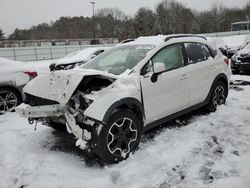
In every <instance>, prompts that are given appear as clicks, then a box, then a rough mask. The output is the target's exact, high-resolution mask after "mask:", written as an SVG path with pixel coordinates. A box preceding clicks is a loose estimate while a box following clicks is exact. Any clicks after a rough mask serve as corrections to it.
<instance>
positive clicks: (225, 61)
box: [224, 57, 229, 65]
mask: <svg viewBox="0 0 250 188" xmlns="http://www.w3.org/2000/svg"><path fill="white" fill-rule="evenodd" d="M224 63H226V64H227V65H229V59H228V58H227V57H225V59H224Z"/></svg>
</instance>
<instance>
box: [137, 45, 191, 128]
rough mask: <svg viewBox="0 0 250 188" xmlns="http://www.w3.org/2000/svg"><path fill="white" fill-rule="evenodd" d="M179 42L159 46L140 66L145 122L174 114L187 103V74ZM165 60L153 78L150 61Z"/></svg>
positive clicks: (152, 62)
mask: <svg viewBox="0 0 250 188" xmlns="http://www.w3.org/2000/svg"><path fill="white" fill-rule="evenodd" d="M183 48H184V46H183V45H182V44H174V45H171V46H167V47H165V48H163V49H161V50H160V51H159V52H158V53H157V54H156V55H155V56H154V57H153V58H152V59H151V61H150V62H149V63H148V64H147V65H146V66H145V67H144V68H143V69H142V76H141V84H142V92H143V101H144V108H145V114H146V123H147V124H148V123H151V122H154V121H156V120H159V119H162V118H164V117H166V116H168V115H171V114H174V113H175V112H178V111H180V110H182V109H185V108H186V107H187V106H188V105H189V73H188V70H187V68H186V67H184V58H183V50H184V49H183ZM154 63H164V64H165V71H164V72H162V73H161V74H159V75H158V78H157V81H155V82H154V81H152V80H151V78H152V75H153V70H152V67H153V64H154Z"/></svg>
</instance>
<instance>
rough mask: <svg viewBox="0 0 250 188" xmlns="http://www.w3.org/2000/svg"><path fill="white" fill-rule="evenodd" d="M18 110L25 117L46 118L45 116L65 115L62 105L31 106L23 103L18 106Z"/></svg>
mask: <svg viewBox="0 0 250 188" xmlns="http://www.w3.org/2000/svg"><path fill="white" fill-rule="evenodd" d="M16 112H17V113H18V114H19V115H20V116H21V117H25V118H45V117H59V116H61V115H63V114H64V113H63V108H62V107H61V106H60V105H47V106H34V107H33V106H30V105H27V104H24V103H23V104H21V105H19V106H18V107H16Z"/></svg>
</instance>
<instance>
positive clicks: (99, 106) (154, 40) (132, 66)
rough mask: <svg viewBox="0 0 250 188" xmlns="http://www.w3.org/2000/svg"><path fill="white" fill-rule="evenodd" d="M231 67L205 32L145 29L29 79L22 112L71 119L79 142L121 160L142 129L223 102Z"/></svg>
mask: <svg viewBox="0 0 250 188" xmlns="http://www.w3.org/2000/svg"><path fill="white" fill-rule="evenodd" d="M230 75H231V69H230V65H229V61H228V59H227V58H226V57H225V56H223V55H222V53H221V52H219V51H218V52H216V53H215V51H214V50H213V49H211V44H210V43H209V42H208V41H207V40H206V39H205V38H204V37H199V36H195V35H170V36H163V35H159V36H152V37H140V38H138V39H135V40H134V41H130V42H126V43H124V44H120V45H117V46H115V47H113V48H112V49H110V50H107V51H106V52H104V53H102V54H101V55H100V56H98V57H96V58H94V59H93V60H91V61H90V62H88V63H86V64H84V65H82V66H80V67H77V68H75V69H71V70H67V71H54V72H52V73H51V74H49V75H44V76H40V77H38V78H36V79H34V80H32V81H31V82H29V84H28V85H27V86H26V87H25V88H24V91H25V95H26V97H27V100H26V101H25V103H23V104H21V105H20V106H19V107H17V112H18V113H19V114H20V115H21V116H22V117H27V118H28V120H29V122H30V123H33V122H34V121H40V122H43V123H44V124H46V125H48V126H51V127H53V128H55V129H58V128H59V127H67V130H68V132H69V133H73V134H74V135H75V137H76V138H78V141H77V145H79V146H81V148H86V147H88V149H90V150H91V151H93V152H94V153H96V154H97V155H98V156H99V157H100V158H101V159H102V160H103V161H105V162H107V163H117V162H119V161H122V160H124V159H126V158H127V157H129V155H130V153H131V152H134V151H135V150H136V148H137V147H138V145H139V142H140V139H141V135H142V132H143V131H146V130H149V129H151V128H153V127H155V126H159V125H161V124H163V123H165V122H167V121H169V120H171V119H174V118H177V117H178V116H180V115H182V114H185V113H188V112H190V111H193V110H195V109H198V108H200V107H203V106H206V109H207V110H208V111H215V110H216V109H217V107H218V106H219V105H222V104H224V103H225V102H226V98H227V95H228V88H229V82H230ZM166 144H167V143H166Z"/></svg>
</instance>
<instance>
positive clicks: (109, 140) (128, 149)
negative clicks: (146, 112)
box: [94, 109, 142, 163]
mask: <svg viewBox="0 0 250 188" xmlns="http://www.w3.org/2000/svg"><path fill="white" fill-rule="evenodd" d="M141 134H142V126H141V122H140V120H139V119H138V117H137V116H136V115H135V114H134V113H133V112H132V111H130V110H124V109H122V110H118V111H116V112H115V113H114V114H113V115H112V116H111V117H110V120H109V121H108V123H107V124H106V125H105V126H102V128H101V130H100V131H99V132H98V133H97V134H96V143H95V145H96V147H94V150H95V152H96V153H97V154H98V155H99V156H100V157H101V159H102V160H103V161H104V162H105V163H118V162H120V161H122V160H124V159H126V158H128V157H129V154H130V153H132V152H134V151H135V150H136V149H137V147H138V145H139V142H140V139H141Z"/></svg>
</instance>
